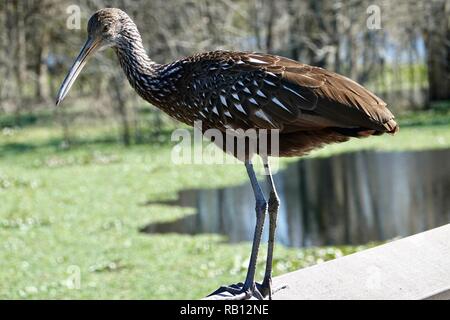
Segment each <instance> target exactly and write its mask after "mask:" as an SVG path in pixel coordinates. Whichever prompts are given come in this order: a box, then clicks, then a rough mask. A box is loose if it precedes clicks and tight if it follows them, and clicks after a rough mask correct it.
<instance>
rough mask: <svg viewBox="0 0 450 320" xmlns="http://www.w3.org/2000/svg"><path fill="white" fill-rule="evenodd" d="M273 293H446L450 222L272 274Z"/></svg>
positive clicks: (395, 296)
mask: <svg viewBox="0 0 450 320" xmlns="http://www.w3.org/2000/svg"><path fill="white" fill-rule="evenodd" d="M273 284H274V287H277V286H282V285H287V286H288V288H286V289H284V290H281V291H279V292H277V293H276V294H275V295H274V296H273V299H275V300H282V299H333V300H334V299H414V300H419V299H432V300H434V299H445V300H449V299H450V224H449V225H445V226H442V227H439V228H436V229H433V230H430V231H426V232H423V233H419V234H416V235H413V236H410V237H407V238H403V239H400V240H396V241H393V242H390V243H387V244H384V245H381V246H378V247H376V248H372V249H368V250H365V251H362V252H358V253H355V254H352V255H349V256H345V257H342V258H339V259H336V260H332V261H328V262H325V263H322V264H319V265H316V266H312V267H309V268H305V269H301V270H298V271H295V272H292V273H288V274H285V275H282V276H279V277H276V278H274V279H273Z"/></svg>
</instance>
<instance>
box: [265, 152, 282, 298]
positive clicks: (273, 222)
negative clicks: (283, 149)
mask: <svg viewBox="0 0 450 320" xmlns="http://www.w3.org/2000/svg"><path fill="white" fill-rule="evenodd" d="M263 162H264V169H265V171H266V175H267V182H268V183H269V187H270V196H269V208H268V211H269V242H268V247H267V261H266V271H265V274H264V281H263V283H262V291H263V292H262V294H263V295H264V296H267V295H268V296H269V299H272V260H273V247H274V244H275V229H276V227H277V217H278V207H279V205H280V200H279V198H278V194H277V190H276V188H275V183H274V182H273V177H272V172H271V170H270V165H269V161H268V159H267V158H263Z"/></svg>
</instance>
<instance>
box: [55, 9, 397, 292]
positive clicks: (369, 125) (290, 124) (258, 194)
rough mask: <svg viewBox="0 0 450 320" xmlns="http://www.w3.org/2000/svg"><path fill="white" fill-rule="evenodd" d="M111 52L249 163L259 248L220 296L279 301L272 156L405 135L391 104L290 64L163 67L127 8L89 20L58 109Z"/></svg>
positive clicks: (212, 60)
mask: <svg viewBox="0 0 450 320" xmlns="http://www.w3.org/2000/svg"><path fill="white" fill-rule="evenodd" d="M107 47H112V48H113V49H114V50H115V52H116V54H117V56H118V58H119V62H120V65H121V67H122V69H123V70H124V72H125V74H126V75H127V78H128V80H129V82H130V84H131V85H132V87H133V88H134V89H135V90H136V91H137V92H138V93H139V95H140V96H142V98H144V99H145V100H147V101H149V102H150V103H152V104H153V105H155V106H157V107H158V108H160V109H161V110H163V111H164V112H166V113H167V114H169V115H170V116H172V117H173V118H175V119H177V120H179V121H182V122H184V123H186V124H188V125H193V124H194V122H197V121H198V122H200V121H201V123H202V130H203V131H206V132H205V134H206V133H208V132H210V131H212V130H208V131H207V129H219V130H214V132H216V133H217V131H218V132H219V134H218V135H217V136H216V137H212V136H211V137H210V138H211V139H212V140H213V141H214V142H215V143H216V144H219V145H221V143H220V142H221V141H220V140H222V142H225V143H224V144H223V145H221V147H222V148H224V149H225V151H227V152H228V151H230V149H231V150H234V151H230V152H233V154H234V155H235V156H236V157H238V158H239V159H240V160H243V161H244V164H245V167H246V170H247V173H248V176H249V179H250V183H251V186H252V190H253V193H254V196H255V211H256V226H255V232H254V237H253V245H252V252H251V255H250V260H249V267H248V271H247V276H246V278H245V282H244V283H242V284H237V285H234V286H231V287H222V288H221V289H219V290H218V291H216V292H215V293H214V294H215V295H217V296H220V295H221V294H224V293H228V297H227V296H223V297H225V298H231V299H249V298H252V297H254V298H257V299H264V298H267V297H268V298H271V296H272V292H273V290H272V285H271V283H272V280H271V279H272V259H273V249H274V241H275V230H276V221H277V215H278V207H279V205H280V201H279V198H278V196H277V191H276V187H275V183H274V179H273V176H272V172H271V169H270V164H269V161H268V159H267V155H268V154H269V155H276V156H298V155H303V154H305V153H307V152H309V151H311V150H313V149H315V148H318V147H321V146H323V145H325V144H328V143H334V142H343V141H346V140H348V139H349V138H350V137H367V136H370V135H380V134H383V133H391V134H394V133H395V132H397V130H398V126H397V123H396V122H395V120H394V116H393V115H392V113H391V112H390V111H389V110H388V108H387V107H386V104H385V103H384V102H383V101H382V100H381V99H379V98H378V97H376V96H375V95H373V94H372V93H371V92H369V91H368V90H366V89H364V88H363V87H362V86H360V85H359V84H357V83H356V82H354V81H352V80H350V79H348V78H346V77H343V76H341V75H338V74H336V73H333V72H330V71H327V70H324V69H321V68H317V67H312V66H309V65H306V64H302V63H299V62H296V61H293V60H290V59H287V58H283V57H279V56H275V55H268V54H262V53H251V52H230V51H213V52H207V53H201V54H196V55H193V56H191V57H187V58H182V59H179V60H177V61H175V62H172V63H169V64H157V63H155V62H153V61H152V60H151V59H150V58H149V57H148V56H147V54H146V52H145V50H144V47H143V44H142V39H141V36H140V34H139V32H138V29H137V27H136V25H135V24H134V22H133V21H132V20H131V19H130V17H128V15H127V14H126V13H125V12H123V11H121V10H119V9H113V8H108V9H102V10H99V11H98V12H96V13H95V14H94V15H93V16H92V17H91V19H90V20H89V23H88V39H87V40H86V43H85V45H84V46H83V48H82V49H81V52H80V54H79V55H78V57H77V58H76V59H75V62H74V64H73V66H72V67H71V68H70V70H69V73H68V74H67V76H66V78H65V79H64V81H63V83H62V85H61V88H60V90H59V92H58V96H57V99H56V104H57V105H58V104H60V102H61V101H62V100H63V99H64V98H65V96H66V95H67V93H68V91H69V90H70V87H71V86H72V84H73V83H74V81H75V79H76V78H77V76H78V75H79V73H80V71H81V70H82V68H83V66H84V65H85V64H86V61H87V59H88V58H89V57H90V56H92V55H93V53H94V52H95V51H97V50H99V49H102V48H107ZM249 129H252V130H249ZM271 129H272V130H271ZM245 130H248V131H252V133H254V135H253V137H254V138H251V137H249V136H247V135H246V134H245V135H244V138H243V137H242V135H238V136H239V137H237V138H236V139H235V138H233V139H228V137H234V136H235V133H237V132H240V133H242V132H244V131H245ZM255 130H256V131H259V132H255ZM263 132H266V133H269V135H270V137H267V136H266V137H265V138H267V140H266V141H267V142H268V144H269V145H268V146H265V144H264V143H263V144H260V143H256V142H257V141H255V140H254V139H261V141H264V137H263V136H262V135H261V136H258V135H257V134H258V133H263ZM220 135H222V136H220ZM247 137H249V139H247ZM256 137H258V138H256ZM274 137H277V138H278V139H272V138H274ZM213 138H217V140H215V139H213ZM220 138H222V139H220ZM224 138H225V139H224ZM249 141H251V142H252V143H249ZM243 142H244V144H241V143H243ZM277 142H278V143H279V149H277V148H276V146H275V148H274V149H275V150H272V149H271V148H272V147H273V146H272V143H277ZM238 144H239V146H240V148H239V149H240V150H241V151H242V150H243V149H244V148H242V146H243V145H245V151H243V152H239V151H236V150H237V149H238V148H237V146H238ZM265 147H268V148H267V149H266V148H265ZM259 148H261V149H259ZM263 149H264V150H263ZM266 151H268V153H267V152H266ZM274 152H276V154H273V153H274ZM241 153H242V154H241ZM255 153H258V154H259V155H260V156H261V157H262V158H263V160H264V170H265V173H266V174H267V182H268V186H269V190H270V192H269V199H268V201H266V200H265V197H264V193H263V191H262V188H261V186H260V185H259V182H258V178H257V176H256V173H255V170H254V169H253V165H252V161H251V157H252V156H253V155H254V154H255ZM266 213H267V214H268V215H269V237H268V247H267V259H266V271H265V273H264V280H263V282H262V283H261V284H256V282H255V271H256V265H257V256H258V250H259V246H260V242H261V235H262V232H263V225H264V221H265V215H266Z"/></svg>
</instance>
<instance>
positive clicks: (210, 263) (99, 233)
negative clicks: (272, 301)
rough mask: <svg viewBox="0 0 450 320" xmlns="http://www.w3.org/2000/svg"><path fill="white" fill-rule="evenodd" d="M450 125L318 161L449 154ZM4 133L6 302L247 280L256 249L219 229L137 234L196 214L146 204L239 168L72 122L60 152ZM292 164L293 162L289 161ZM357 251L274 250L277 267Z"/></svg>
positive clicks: (39, 130)
mask: <svg viewBox="0 0 450 320" xmlns="http://www.w3.org/2000/svg"><path fill="white" fill-rule="evenodd" d="M0 123H2V122H1V121H0ZM449 123H450V112H449V111H448V109H445V110H440V111H439V112H434V111H428V112H420V113H415V114H412V115H411V114H409V115H404V116H402V117H400V124H401V126H402V128H401V131H400V133H399V134H398V135H397V136H395V137H391V136H381V137H373V138H370V139H363V140H353V141H351V142H348V143H345V144H340V145H332V146H329V147H327V148H325V149H323V150H321V151H318V152H314V153H313V154H311V155H310V156H311V157H319V156H329V155H331V154H335V153H340V152H349V151H355V150H360V149H380V150H396V151H397V150H413V149H414V150H417V149H427V148H429V149H432V148H448V147H449V146H450V128H449ZM0 130H1V131H0V239H1V242H0V248H1V249H0V299H6V298H18V299H21V298H27V299H28V298H31V299H44V298H55V299H61V298H65V299H77V298H83V299H102V298H105V299H123V298H126V299H167V298H178V299H185V298H200V297H203V296H204V295H205V294H207V293H210V292H212V291H213V290H215V289H216V288H217V287H218V286H220V285H222V284H231V283H235V282H239V281H242V280H243V279H244V277H245V271H246V267H247V263H248V255H249V252H250V244H249V243H240V244H228V243H227V242H226V241H225V240H226V239H224V238H223V237H222V236H219V235H214V234H211V235H196V236H188V235H180V234H164V235H156V234H155V235H149V234H145V233H142V232H140V231H139V229H140V228H142V227H144V226H145V225H147V224H149V223H152V222H156V221H170V220H173V219H178V218H180V217H182V216H184V215H188V214H193V212H192V209H189V208H181V207H174V206H168V205H167V206H165V205H161V204H159V205H144V204H145V203H146V202H149V201H151V202H153V201H160V200H169V199H174V198H176V195H177V192H178V191H179V190H181V189H186V188H208V187H209V188H214V187H219V186H227V185H234V184H239V183H240V182H242V181H244V180H246V179H247V177H246V174H245V170H244V168H243V166H242V165H227V166H218V165H174V164H172V163H171V161H170V155H171V150H172V149H171V148H172V146H173V144H174V143H172V142H170V141H168V140H169V139H168V138H167V137H166V139H165V140H164V141H163V142H159V143H155V144H150V145H144V144H141V145H132V146H130V147H124V146H121V145H119V144H116V143H111V142H110V141H109V140H108V139H102V137H103V136H104V135H105V134H107V131H108V127H107V126H105V125H103V126H96V127H95V128H93V127H92V126H91V125H89V126H87V125H80V124H77V125H76V126H74V128H73V129H72V134H73V136H74V141H76V143H74V145H73V146H72V147H71V148H64V147H63V144H62V140H61V129H60V128H59V127H58V126H56V125H50V124H45V125H42V124H39V123H36V124H33V125H29V126H23V127H20V128H10V127H3V128H2V129H0ZM105 132H106V133H105ZM287 161H292V160H285V161H283V162H282V164H284V163H286V162H287ZM249 201H253V199H249ZM249 214H253V213H252V212H249ZM361 248H363V247H338V248H337V247H330V248H308V249H295V248H285V247H282V246H281V245H278V246H277V249H276V252H275V266H274V272H275V274H282V273H285V272H288V271H290V270H296V269H299V268H301V267H304V266H308V265H312V264H315V263H320V262H322V261H325V260H329V259H333V258H336V257H338V256H341V255H345V254H348V253H351V252H354V251H356V250H359V249H361ZM264 251H265V250H263V252H261V253H262V254H261V259H260V260H259V271H260V273H259V277H261V273H262V272H263V266H264Z"/></svg>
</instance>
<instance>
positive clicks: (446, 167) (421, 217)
mask: <svg viewBox="0 0 450 320" xmlns="http://www.w3.org/2000/svg"><path fill="white" fill-rule="evenodd" d="M274 178H275V182H276V184H277V186H278V191H279V195H280V198H281V206H280V215H279V222H278V230H277V233H278V234H277V240H278V241H279V242H281V243H283V244H285V245H288V246H298V247H300V246H312V245H330V244H360V243H367V242H369V241H373V240H385V239H390V238H393V237H396V236H406V235H409V234H413V233H416V232H420V231H423V230H426V229H429V228H432V227H436V226H440V225H443V224H445V223H448V222H449V221H450V197H449V195H450V149H447V150H432V151H417V152H375V151H361V152H356V153H348V154H342V155H337V156H333V157H330V158H319V159H317V158H316V159H302V160H299V161H298V162H295V163H293V164H291V165H289V166H288V167H287V168H286V169H285V170H282V171H280V172H279V173H278V174H276V175H275V177H274ZM264 185H265V184H264ZM266 191H267V190H266ZM173 204H175V205H181V206H190V207H195V208H197V214H195V215H192V216H189V217H186V218H183V219H180V220H177V221H175V222H170V223H157V224H151V225H148V226H147V227H145V228H144V231H146V232H151V233H165V232H178V233H187V234H197V233H220V234H224V235H227V236H228V238H229V241H230V242H237V241H244V240H245V241H249V240H251V238H252V234H253V228H254V223H255V215H254V198H253V193H252V190H251V187H250V184H244V185H240V186H236V187H230V188H220V189H211V190H209V189H206V190H185V191H182V192H180V193H179V199H178V201H176V202H175V203H173ZM266 223H267V222H266ZM266 231H267V230H266ZM264 236H265V237H267V235H266V234H265V235H264Z"/></svg>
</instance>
